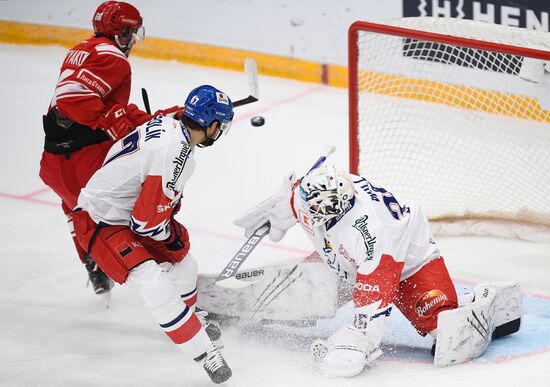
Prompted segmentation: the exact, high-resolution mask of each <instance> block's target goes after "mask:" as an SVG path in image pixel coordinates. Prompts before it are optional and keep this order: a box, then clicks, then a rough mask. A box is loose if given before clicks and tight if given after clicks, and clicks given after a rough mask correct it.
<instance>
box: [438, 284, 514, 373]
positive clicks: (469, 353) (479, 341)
mask: <svg viewBox="0 0 550 387" xmlns="http://www.w3.org/2000/svg"><path fill="white" fill-rule="evenodd" d="M522 313H523V307H522V295H521V289H520V287H519V284H517V283H515V282H495V283H488V284H481V285H477V286H476V287H475V289H474V301H473V302H472V303H469V304H465V305H464V306H461V307H460V308H458V309H455V310H451V311H445V312H442V313H440V314H439V316H438V321H437V323H438V324H437V339H436V347H435V358H434V363H435V365H437V366H446V365H451V364H460V363H464V362H466V361H469V360H472V359H474V358H476V357H478V356H481V355H482V354H483V353H484V352H485V350H486V349H487V347H488V345H489V344H490V342H491V340H492V339H494V338H497V337H501V336H504V335H507V334H511V333H514V332H517V331H518V330H519V326H520V323H521V315H522Z"/></svg>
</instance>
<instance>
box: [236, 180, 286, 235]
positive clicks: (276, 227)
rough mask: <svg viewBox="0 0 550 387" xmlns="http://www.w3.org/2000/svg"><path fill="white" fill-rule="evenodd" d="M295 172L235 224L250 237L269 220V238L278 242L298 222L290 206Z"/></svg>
mask: <svg viewBox="0 0 550 387" xmlns="http://www.w3.org/2000/svg"><path fill="white" fill-rule="evenodd" d="M294 180H296V179H295V176H294V172H290V173H288V174H287V176H285V178H284V180H283V185H282V186H281V188H280V189H279V192H277V193H276V194H275V195H273V196H271V197H270V198H268V199H266V200H264V201H263V202H261V203H260V204H258V205H257V206H255V207H253V208H251V209H250V210H248V211H247V212H245V213H244V214H243V215H241V216H240V217H239V218H238V219H236V220H235V221H234V223H235V225H237V226H239V227H243V228H244V229H245V236H246V237H247V238H248V237H250V236H251V235H252V234H253V233H254V231H256V230H257V229H258V228H259V227H260V226H262V225H263V224H265V223H266V222H268V221H269V223H270V224H271V229H270V230H269V239H271V240H272V241H273V242H278V241H280V240H281V239H283V237H284V236H285V234H286V232H287V230H288V229H290V228H291V227H292V226H294V225H295V224H296V218H295V217H294V214H293V213H292V208H291V206H290V195H291V193H292V188H293V185H294Z"/></svg>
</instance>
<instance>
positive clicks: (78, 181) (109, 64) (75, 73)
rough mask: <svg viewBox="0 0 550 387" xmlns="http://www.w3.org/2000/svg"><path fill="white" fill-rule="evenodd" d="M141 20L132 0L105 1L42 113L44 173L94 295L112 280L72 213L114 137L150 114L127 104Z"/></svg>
mask: <svg viewBox="0 0 550 387" xmlns="http://www.w3.org/2000/svg"><path fill="white" fill-rule="evenodd" d="M142 22H143V20H142V17H141V15H140V13H139V11H138V10H137V9H136V8H135V7H134V6H132V5H131V4H128V3H125V2H119V1H106V2H104V3H102V4H101V5H100V6H99V7H98V8H97V10H96V12H95V14H94V17H93V27H94V35H93V36H92V37H90V38H89V39H87V40H84V41H83V42H81V43H79V44H77V45H76V46H75V47H74V48H72V49H71V50H69V52H68V53H67V55H66V57H65V59H64V61H63V64H62V65H61V70H60V74H59V79H58V81H57V85H56V87H55V92H54V95H53V98H52V100H51V102H50V106H49V108H48V113H47V114H46V115H45V116H44V132H45V134H46V138H45V144H44V152H43V154H42V160H41V162H40V177H41V178H42V180H43V181H44V183H46V184H47V185H48V186H49V187H50V188H52V189H53V190H54V192H55V193H56V194H57V195H58V196H59V197H60V198H61V203H62V208H63V211H64V212H65V214H66V215H67V217H68V222H69V227H70V229H71V234H72V235H73V241H74V242H75V246H76V250H77V252H78V255H79V257H80V260H81V261H82V263H84V264H85V265H86V269H87V270H88V275H89V277H90V281H91V283H92V286H93V289H94V291H95V293H96V294H102V293H105V292H108V291H109V290H110V289H111V288H112V286H113V282H112V281H111V280H110V279H109V278H108V277H107V276H105V274H104V273H103V272H102V271H101V270H100V269H99V268H98V267H97V265H96V264H95V263H94V262H93V261H92V260H91V259H90V258H89V257H86V254H85V252H84V251H85V249H83V248H82V247H81V246H80V245H79V244H78V242H77V241H76V239H74V232H73V231H72V229H73V227H72V217H71V216H70V212H71V210H72V209H73V208H74V207H75V206H76V202H77V198H78V195H79V194H80V190H81V188H82V187H84V186H85V185H86V183H87V182H88V180H89V179H90V177H91V176H92V174H93V173H94V172H95V171H96V170H98V169H99V168H100V167H101V165H102V163H103V160H104V158H105V155H106V154H107V151H108V150H109V148H110V147H111V145H112V144H113V141H115V140H118V139H119V138H122V137H124V136H125V135H126V134H128V133H129V132H130V131H131V130H133V129H134V128H135V127H137V126H139V125H140V124H142V123H144V122H145V121H147V120H149V119H151V118H152V116H151V115H150V114H147V113H146V112H144V111H141V110H139V109H138V107H137V106H136V105H135V104H128V100H129V97H130V86H131V75H132V73H131V70H130V63H129V62H128V58H127V57H128V55H129V54H130V51H131V49H132V47H133V45H134V44H135V43H136V41H138V40H141V39H143V38H144V29H143V27H142Z"/></svg>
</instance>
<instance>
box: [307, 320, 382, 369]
mask: <svg viewBox="0 0 550 387" xmlns="http://www.w3.org/2000/svg"><path fill="white" fill-rule="evenodd" d="M311 352H312V355H313V360H314V364H315V368H316V369H317V371H318V372H319V373H321V374H323V375H325V376H328V377H333V378H334V377H344V378H349V377H353V376H355V375H357V374H359V373H360V372H361V371H363V369H364V368H365V367H371V366H372V365H373V362H374V361H375V360H376V359H378V358H379V357H380V356H381V355H382V351H381V350H380V348H379V346H378V344H376V343H374V342H373V341H371V340H370V338H369V333H368V332H367V331H365V330H362V329H357V328H355V327H354V326H353V325H346V326H343V327H342V328H340V329H339V330H338V331H336V333H334V334H333V335H332V336H330V337H329V338H328V339H327V340H316V341H314V342H313V344H312V345H311Z"/></svg>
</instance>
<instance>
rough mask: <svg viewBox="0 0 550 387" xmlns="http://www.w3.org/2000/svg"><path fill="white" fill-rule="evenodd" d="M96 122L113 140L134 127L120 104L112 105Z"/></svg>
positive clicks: (124, 134)
mask: <svg viewBox="0 0 550 387" xmlns="http://www.w3.org/2000/svg"><path fill="white" fill-rule="evenodd" d="M98 124H99V127H100V129H102V130H103V131H104V132H105V133H107V134H108V135H109V137H111V139H112V140H113V141H117V140H118V139H120V138H122V137H124V136H126V135H127V134H128V133H130V131H131V130H132V129H134V128H133V125H132V122H131V121H130V120H129V118H128V114H127V113H126V109H125V108H124V107H122V106H121V105H115V106H113V107H112V108H111V109H110V110H109V111H108V112H107V113H106V114H105V115H103V116H101V117H100V118H99V120H98Z"/></svg>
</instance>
